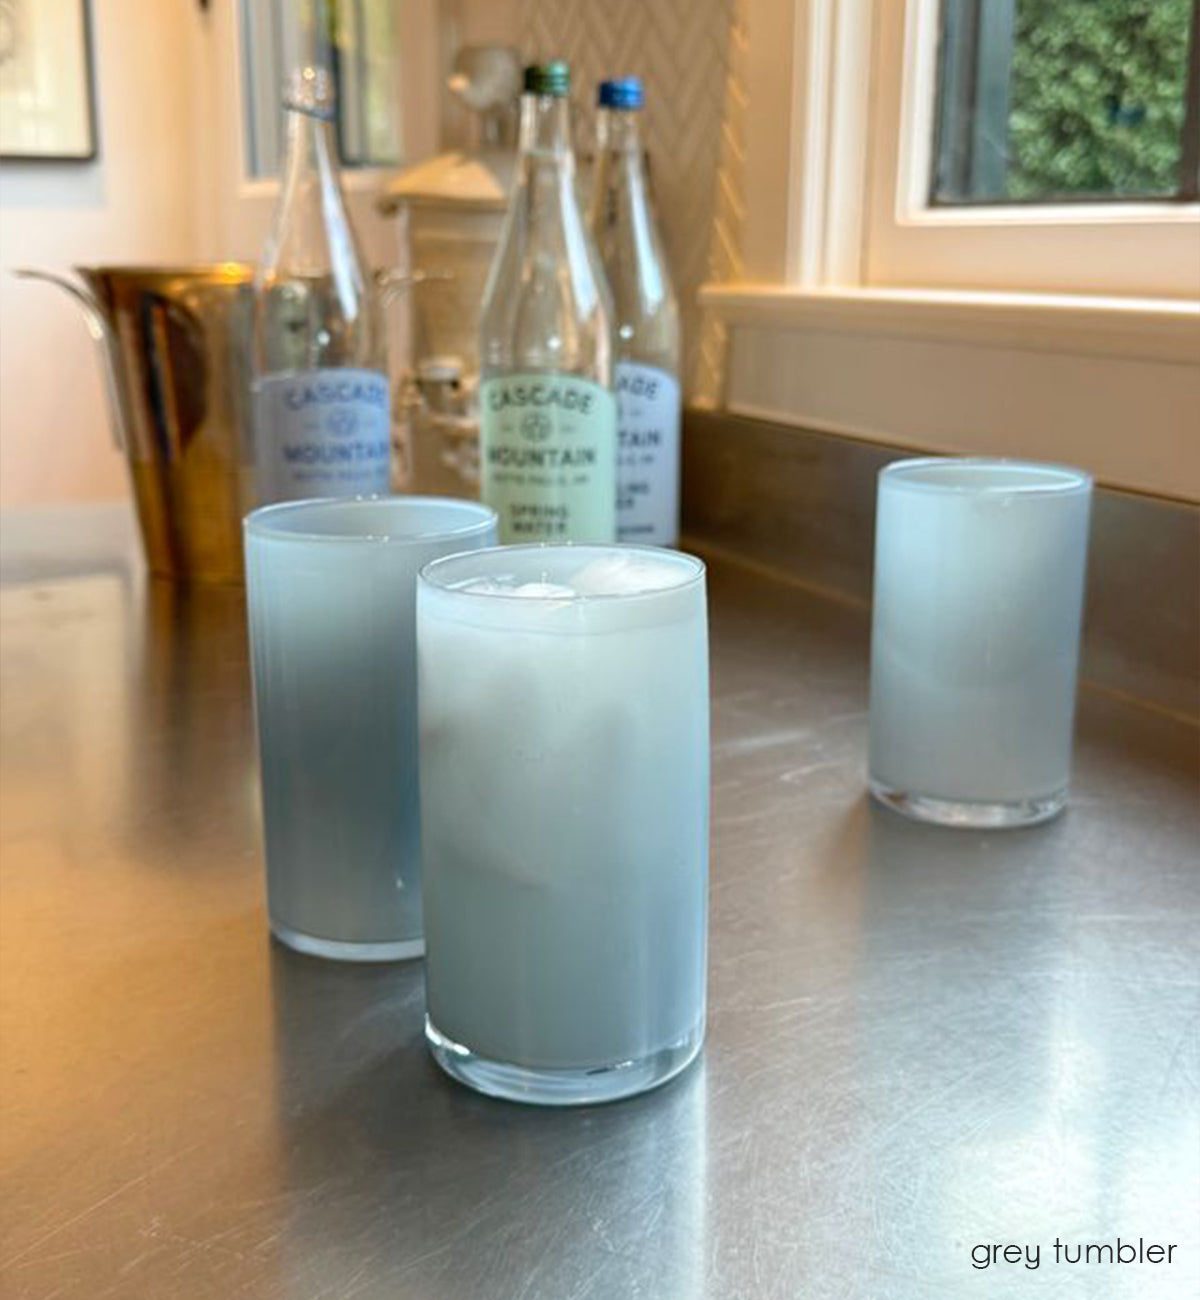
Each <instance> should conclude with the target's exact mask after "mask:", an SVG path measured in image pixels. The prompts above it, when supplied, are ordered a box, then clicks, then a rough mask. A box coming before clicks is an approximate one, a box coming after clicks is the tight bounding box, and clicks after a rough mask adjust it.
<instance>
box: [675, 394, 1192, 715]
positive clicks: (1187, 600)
mask: <svg viewBox="0 0 1200 1300" xmlns="http://www.w3.org/2000/svg"><path fill="white" fill-rule="evenodd" d="M919 454H921V453H919V452H914V451H913V450H912V449H909V448H903V447H895V446H889V445H887V444H883V443H873V442H862V441H859V440H857V439H854V438H843V437H838V436H836V435H834V434H827V433H815V432H813V431H812V430H810V429H798V428H795V427H792V426H789V425H780V424H774V423H771V422H769V421H765V420H749V419H744V418H742V417H740V416H733V415H725V414H717V413H710V412H704V411H689V412H687V414H686V416H685V419H684V439H683V524H684V531H685V533H686V535H687V538H688V539H689V541H691V542H692V543H693V544H695V545H697V546H698V547H700V548H701V549H702V550H703V549H705V548H710V549H713V550H716V551H720V552H723V553H725V554H727V555H730V556H732V557H734V558H738V559H741V560H744V561H748V562H750V563H752V564H756V565H760V566H762V567H764V568H768V569H772V570H774V571H776V572H777V573H780V574H782V575H784V576H786V577H789V578H791V579H793V580H794V581H797V582H799V583H802V584H803V585H804V586H806V587H810V588H813V589H816V590H820V591H823V592H825V593H826V594H828V595H832V596H835V597H837V598H839V599H843V600H852V601H855V602H857V603H861V604H866V603H867V602H869V601H870V598H871V571H872V567H873V561H874V545H875V480H876V478H877V476H878V474H879V471H880V470H881V469H882V468H883V467H884V465H886V464H888V462H889V461H893V460H897V459H900V458H901V457H904V456H913V455H919ZM1082 672H1083V676H1084V677H1085V678H1087V679H1088V680H1089V681H1091V682H1093V683H1094V684H1096V685H1097V686H1101V687H1103V688H1106V689H1108V690H1112V691H1118V692H1120V693H1122V694H1125V695H1131V696H1134V697H1136V698H1137V699H1139V700H1142V701H1144V702H1146V703H1149V704H1153V705H1155V706H1157V707H1158V708H1162V709H1167V710H1169V711H1170V712H1172V713H1176V714H1181V715H1184V716H1186V717H1188V718H1191V719H1196V718H1197V717H1200V507H1196V506H1194V505H1188V504H1187V503H1185V502H1180V501H1170V500H1166V499H1163V498H1160V497H1150V496H1143V495H1140V494H1137V493H1131V492H1121V491H1117V490H1115V489H1113V488H1098V489H1097V490H1096V494H1095V499H1094V501H1093V509H1092V531H1091V542H1090V548H1089V555H1088V591H1087V615H1086V623H1085V629H1084V641H1083V664H1082Z"/></svg>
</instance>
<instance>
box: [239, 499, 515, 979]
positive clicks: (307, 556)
mask: <svg viewBox="0 0 1200 1300" xmlns="http://www.w3.org/2000/svg"><path fill="white" fill-rule="evenodd" d="M245 531H246V579H247V595H248V601H249V614H250V639H251V649H252V657H253V669H254V695H255V705H256V712H257V718H258V741H259V754H260V759H261V767H262V803H263V823H264V832H265V840H266V856H267V894H268V909H269V913H270V924H271V929H272V931H273V932H274V933H275V935H276V936H277V937H278V938H279V939H281V940H282V941H283V942H284V943H287V944H289V945H290V946H291V947H293V948H297V949H300V950H301V951H303V952H309V953H314V954H316V955H319V956H323V957H335V958H342V959H345V960H352V961H353V960H359V961H374V960H386V959H397V958H403V957H413V956H418V955H420V953H421V952H422V951H423V948H424V945H423V933H422V916H421V878H420V851H421V845H420V824H419V806H418V791H417V700H416V647H415V628H414V617H415V615H414V606H415V599H416V597H415V584H416V575H417V571H418V570H419V569H420V568H421V566H422V565H423V564H425V563H426V562H427V561H429V560H433V559H437V558H439V557H440V556H444V555H449V554H452V553H455V552H459V551H469V550H473V549H475V548H477V547H481V546H489V545H492V544H493V543H494V542H495V539H496V516H495V513H494V512H493V511H491V510H489V509H488V508H487V507H486V506H481V505H479V504H477V503H475V502H467V501H451V500H445V499H440V498H422V497H378V498H365V499H359V500H338V501H334V500H326V501H299V502H291V503H285V504H282V505H276V506H268V507H266V508H264V509H261V510H257V511H255V512H254V513H253V514H251V515H250V516H248V518H247V520H246V527H245Z"/></svg>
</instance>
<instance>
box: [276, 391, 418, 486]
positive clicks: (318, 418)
mask: <svg viewBox="0 0 1200 1300" xmlns="http://www.w3.org/2000/svg"><path fill="white" fill-rule="evenodd" d="M254 424H255V441H256V444H257V454H256V457H255V460H256V469H257V475H258V484H257V487H258V498H259V500H260V501H262V502H264V503H266V502H270V501H289V500H295V499H296V498H298V497H332V496H337V497H344V496H360V495H361V496H366V495H370V494H372V493H386V492H388V491H390V489H391V454H392V448H391V435H392V418H391V394H390V392H389V390H388V382H387V377H386V376H385V375H382V374H380V373H379V372H378V371H375V370H350V369H343V368H339V369H329V370H291V371H288V372H287V373H285V374H278V375H265V376H264V377H263V378H261V379H259V380H257V381H256V382H255V385H254Z"/></svg>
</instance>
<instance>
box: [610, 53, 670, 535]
mask: <svg viewBox="0 0 1200 1300" xmlns="http://www.w3.org/2000/svg"><path fill="white" fill-rule="evenodd" d="M599 103H600V111H599V114H598V117H597V154H596V168H595V173H594V177H593V182H592V191H591V203H590V212H589V218H590V222H589V224H590V225H591V228H592V234H593V237H594V238H595V241H596V246H597V249H598V251H599V253H600V260H601V261H602V262H603V264H604V269H605V271H606V272H607V275H608V283H609V286H610V288H611V290H612V297H613V313H614V320H615V322H616V349H617V355H616V391H617V428H618V461H617V534H618V536H619V537H620V538H621V540H622V541H629V542H642V543H646V544H648V545H651V546H674V545H676V543H677V542H678V540H679V423H680V392H679V308H678V306H677V304H676V300H675V293H674V290H673V289H672V287H671V276H670V272H669V271H668V269H667V262H666V258H665V256H664V255H663V247H662V240H661V239H660V238H659V233H658V226H657V223H656V222H655V219H654V208H653V205H652V203H651V200H650V194H649V190H648V187H647V183H646V172H645V167H644V165H643V154H642V144H641V139H640V135H639V131H638V119H639V117H640V116H641V107H642V83H641V82H640V81H639V80H638V79H637V78H636V77H622V78H620V79H618V80H615V81H605V82H602V83H601V84H600V92H599Z"/></svg>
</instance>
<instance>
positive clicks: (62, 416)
mask: <svg viewBox="0 0 1200 1300" xmlns="http://www.w3.org/2000/svg"><path fill="white" fill-rule="evenodd" d="M91 3H92V32H93V42H94V56H93V57H94V76H95V83H96V103H97V122H98V131H99V145H100V156H99V158H98V159H97V160H96V161H95V162H91V163H7V162H6V163H4V164H2V165H0V505H12V504H32V503H37V502H42V501H52V500H58V501H62V500H87V499H102V498H105V497H117V496H121V495H123V494H124V493H125V492H126V490H127V487H126V478H125V469H124V464H123V462H122V460H121V459H120V457H119V456H118V455H117V453H116V452H115V451H114V450H113V447H112V442H111V439H110V437H109V431H108V412H107V410H106V408H105V399H104V390H103V385H102V381H101V376H100V370H99V367H98V365H97V358H96V357H95V356H94V355H93V346H92V343H91V339H90V338H89V336H88V334H87V331H86V329H85V327H84V322H83V319H82V316H81V314H80V312H79V310H78V309H77V308H76V307H75V306H74V305H73V304H72V303H71V302H70V301H69V300H68V298H67V297H66V295H65V294H63V293H61V292H60V291H58V290H56V289H55V288H53V287H52V286H50V285H46V284H38V283H33V282H23V281H18V280H14V279H13V277H12V275H11V274H10V272H11V269H12V268H13V267H14V266H36V267H42V268H46V269H50V270H57V271H65V270H66V269H67V268H69V267H70V266H71V265H72V264H74V263H102V262H106V261H146V262H171V261H179V260H186V259H187V258H188V256H189V255H190V253H191V249H192V246H193V223H192V215H191V214H192V205H191V202H190V198H191V164H190V159H189V153H190V151H189V149H188V129H189V128H188V96H189V89H190V83H191V76H190V69H192V67H193V58H192V52H191V48H190V42H191V41H193V40H194V39H195V37H196V32H195V30H194V29H195V27H196V23H197V20H196V17H195V15H196V12H197V10H196V6H195V5H194V4H191V3H183V2H182V0H172V2H171V3H154V4H147V3H146V0H91Z"/></svg>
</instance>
